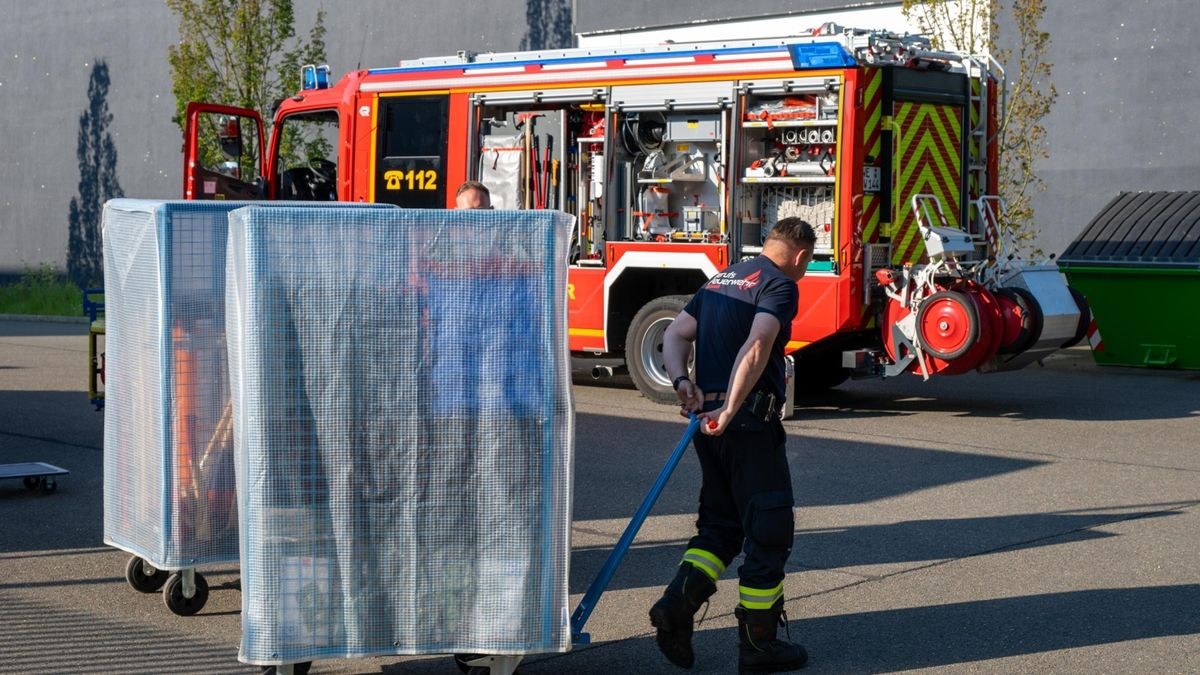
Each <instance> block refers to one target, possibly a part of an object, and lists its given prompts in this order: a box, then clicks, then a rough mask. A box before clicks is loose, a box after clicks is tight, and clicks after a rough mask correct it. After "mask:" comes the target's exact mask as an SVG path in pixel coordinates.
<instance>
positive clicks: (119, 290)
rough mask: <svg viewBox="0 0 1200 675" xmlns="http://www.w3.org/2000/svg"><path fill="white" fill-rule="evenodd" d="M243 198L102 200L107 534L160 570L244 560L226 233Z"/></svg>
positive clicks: (111, 542) (108, 538)
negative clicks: (234, 442)
mask: <svg viewBox="0 0 1200 675" xmlns="http://www.w3.org/2000/svg"><path fill="white" fill-rule="evenodd" d="M244 205H245V203H239V202H222V201H147V200H136V199H114V200H112V201H109V202H108V203H107V204H106V205H105V207H104V215H103V230H104V283H105V318H106V324H107V326H106V336H105V359H106V369H105V370H106V373H105V379H106V382H105V385H106V388H107V392H106V395H105V412H104V541H105V543H107V544H109V545H112V546H116V547H118V548H121V549H124V550H126V551H129V552H130V553H133V554H135V555H138V556H141V557H142V558H145V559H146V560H148V561H150V563H151V564H153V565H154V566H155V567H158V568H160V569H181V568H185V567H195V566H198V565H203V564H211V563H226V562H234V561H236V560H237V559H238V548H237V547H238V541H237V514H236V510H235V508H236V498H235V490H234V467H233V456H232V447H233V445H232V425H231V422H232V417H231V413H230V407H229V405H230V404H229V370H228V366H227V364H226V346H225V250H226V241H225V240H226V234H227V232H228V228H229V225H228V220H229V218H228V215H229V212H230V211H232V210H234V209H236V208H238V207H240V206H244ZM288 206H292V207H294V206H295V205H294V204H289V205H288ZM272 208H274V207H272Z"/></svg>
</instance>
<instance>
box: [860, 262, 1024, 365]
mask: <svg viewBox="0 0 1200 675" xmlns="http://www.w3.org/2000/svg"><path fill="white" fill-rule="evenodd" d="M911 313H912V310H911V309H910V308H907V307H903V306H901V304H900V302H899V301H898V300H896V299H895V298H892V299H890V300H889V301H888V306H887V309H886V311H885V315H884V318H885V321H884V325H883V338H884V339H883V343H884V347H885V349H886V350H887V352H888V356H889V357H890V358H891V359H892V360H893V362H896V361H899V360H900V359H902V358H906V357H907V356H908V355H909V354H908V353H907V350H908V345H907V344H899V345H897V344H896V343H895V342H894V341H893V340H892V339H890V335H891V331H892V325H893V324H895V323H896V322H898V321H900V320H902V319H904V318H905V317H907V316H908V315H909V314H911ZM914 318H915V326H914V332H915V333H916V339H917V342H918V343H919V344H920V345H921V350H922V351H923V352H924V365H922V363H921V359H917V360H916V361H915V362H914V364H913V372H915V373H916V374H918V375H934V374H940V375H957V374H961V373H966V372H969V371H971V370H974V369H975V368H978V367H980V366H982V365H983V364H985V363H987V362H988V361H989V360H991V359H992V358H994V357H995V356H996V355H997V354H1017V353H1019V352H1021V351H1024V350H1025V349H1027V348H1028V347H1029V346H1031V345H1032V344H1033V343H1034V342H1036V341H1037V338H1038V335H1039V334H1040V333H1041V320H1042V316H1041V309H1040V308H1039V307H1038V306H1037V301H1036V300H1034V299H1033V296H1031V295H1030V294H1029V293H1028V292H1026V291H1025V290H1023V289H1019V288H1001V289H999V290H998V291H997V292H995V293H993V292H992V291H989V290H988V289H987V288H985V287H984V286H982V285H981V284H979V283H978V282H975V281H971V280H965V279H964V280H956V281H954V282H953V283H950V284H947V285H942V284H938V285H937V291H935V292H934V293H932V294H930V295H929V296H928V297H926V298H924V299H922V300H921V302H920V304H919V305H918V307H917V311H916V316H915V317H914ZM897 352H901V353H897ZM926 371H928V372H926Z"/></svg>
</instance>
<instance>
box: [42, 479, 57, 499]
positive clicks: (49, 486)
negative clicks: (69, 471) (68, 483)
mask: <svg viewBox="0 0 1200 675" xmlns="http://www.w3.org/2000/svg"><path fill="white" fill-rule="evenodd" d="M57 489H58V481H56V480H54V479H53V478H43V479H42V494H44V495H48V494H53V493H54V491H55V490H57Z"/></svg>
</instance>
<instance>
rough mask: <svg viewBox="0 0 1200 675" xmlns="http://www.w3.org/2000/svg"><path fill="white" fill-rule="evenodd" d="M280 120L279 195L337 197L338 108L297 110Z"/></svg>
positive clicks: (302, 198) (314, 198) (304, 198)
mask: <svg viewBox="0 0 1200 675" xmlns="http://www.w3.org/2000/svg"><path fill="white" fill-rule="evenodd" d="M280 124H281V125H282V126H281V127H280V128H279V129H278V130H277V131H276V133H277V134H279V157H278V158H277V161H276V163H275V166H276V167H277V175H276V179H277V180H278V183H277V184H278V185H279V194H278V196H279V198H280V199H293V200H300V201H337V170H338V164H337V135H338V116H337V111H335V110H322V111H317V112H301V113H296V114H294V115H289V116H287V117H285V118H283V120H282V121H281V122H280Z"/></svg>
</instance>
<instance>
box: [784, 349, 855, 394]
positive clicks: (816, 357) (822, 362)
mask: <svg viewBox="0 0 1200 675" xmlns="http://www.w3.org/2000/svg"><path fill="white" fill-rule="evenodd" d="M793 356H794V357H795V359H796V381H795V384H794V385H793V386H794V392H795V394H796V396H797V397H800V396H815V395H817V394H820V393H822V392H825V391H828V390H830V389H833V388H834V387H836V386H838V385H839V384H841V383H843V382H845V381H846V380H847V379H849V378H850V371H849V370H847V369H846V368H843V367H842V353H841V352H840V351H837V350H825V351H819V352H814V353H812V354H808V353H804V354H801V353H799V352H797V353H796V354H794V355H793Z"/></svg>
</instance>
